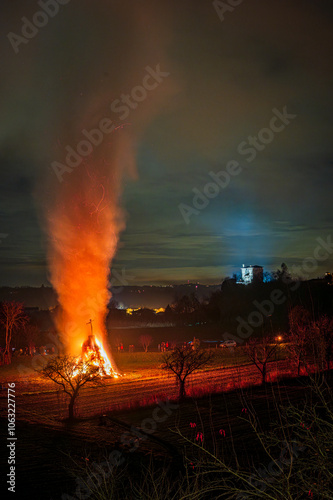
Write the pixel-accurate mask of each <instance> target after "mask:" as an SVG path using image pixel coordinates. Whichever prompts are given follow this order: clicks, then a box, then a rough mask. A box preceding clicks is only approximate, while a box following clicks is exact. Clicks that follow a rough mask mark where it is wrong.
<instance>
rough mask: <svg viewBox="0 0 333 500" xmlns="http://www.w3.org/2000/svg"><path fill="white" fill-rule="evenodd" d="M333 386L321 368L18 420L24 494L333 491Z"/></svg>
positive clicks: (97, 496)
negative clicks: (68, 415)
mask: <svg viewBox="0 0 333 500" xmlns="http://www.w3.org/2000/svg"><path fill="white" fill-rule="evenodd" d="M331 386H332V373H331V372H322V373H320V374H319V373H316V374H313V375H312V376H307V377H306V376H304V377H299V378H296V379H295V378H294V379H286V380H283V381H280V382H279V383H274V384H270V383H269V384H265V385H264V386H257V387H248V388H242V389H239V390H236V391H232V392H229V393H224V394H214V395H211V396H209V395H208V396H205V397H202V398H196V399H193V398H188V399H185V400H183V401H182V402H181V403H178V402H177V401H172V402H167V401H164V402H158V403H156V404H154V405H152V406H148V407H145V408H137V409H136V410H129V411H124V410H121V411H118V412H104V413H103V414H100V415H96V416H95V417H91V418H81V419H79V420H77V421H75V422H73V423H71V424H69V423H64V422H63V423H61V422H58V423H57V422H55V421H52V420H50V421H49V422H47V421H43V422H42V423H41V424H38V425H37V424H35V423H28V422H24V421H22V420H21V421H18V422H17V436H18V438H19V443H20V444H19V448H18V450H19V453H18V454H17V458H18V462H17V493H16V497H17V498H22V499H23V498H35V499H43V500H46V499H52V500H58V499H73V498H75V499H88V498H91V499H93V500H104V499H105V500H106V499H116V500H125V499H128V500H132V499H133V500H134V499H147V500H148V499H156V500H164V499H166V498H168V499H169V498H170V499H174V500H178V499H179V500H181V499H210V498H216V499H217V498H225V499H238V500H239V499H243V498H244V499H245V498H253V499H255V498H263V499H269V498H270V499H272V498H273V499H279V500H280V499H306V498H314V499H331V498H332V496H333V477H332V474H333V473H332V467H331V464H332V460H333V399H332V389H331ZM5 424H6V422H5V418H1V425H2V427H3V431H4V432H5ZM2 465H3V468H4V469H5V463H4V458H3V459H2ZM3 491H5V490H4V489H3ZM27 492H29V493H28V496H26V494H27Z"/></svg>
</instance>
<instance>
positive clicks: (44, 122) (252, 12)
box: [0, 0, 333, 286]
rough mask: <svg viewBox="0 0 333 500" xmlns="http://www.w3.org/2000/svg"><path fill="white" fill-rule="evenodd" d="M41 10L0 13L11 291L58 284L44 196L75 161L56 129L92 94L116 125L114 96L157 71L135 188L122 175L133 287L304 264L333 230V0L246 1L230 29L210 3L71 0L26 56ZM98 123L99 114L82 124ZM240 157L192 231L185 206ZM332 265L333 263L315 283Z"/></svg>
mask: <svg viewBox="0 0 333 500" xmlns="http://www.w3.org/2000/svg"><path fill="white" fill-rule="evenodd" d="M226 3H227V2H226ZM96 4H98V6H96ZM120 4H121V7H120ZM137 4H140V5H141V6H142V7H143V6H144V7H145V9H143V10H142V12H141V9H138V6H137ZM156 4H158V5H156ZM134 5H135V6H136V9H137V11H136V12H134V13H133V10H134ZM38 10H41V8H40V7H39V6H38V4H37V2H35V1H13V0H2V2H1V7H0V27H1V42H0V51H1V52H0V56H1V72H2V78H1V83H0V86H1V93H0V102H1V105H0V106H1V121H0V165H1V174H0V175H1V177H0V193H1V201H0V240H1V242H0V259H1V268H0V285H26V284H27V285H37V286H38V285H40V284H41V283H45V284H46V283H47V276H48V271H47V264H46V247H47V237H46V236H45V234H44V232H43V231H42V229H41V228H42V226H43V224H41V223H40V221H41V218H42V216H41V214H42V212H43V210H47V208H45V204H44V201H43V203H42V202H41V201H40V193H41V190H42V191H44V190H47V189H49V190H50V192H53V191H56V190H57V189H58V186H59V184H60V183H59V181H58V179H57V177H56V176H55V173H54V171H53V170H52V168H51V162H52V161H54V160H58V161H62V157H63V156H64V154H63V152H64V145H65V144H64V143H63V140H64V139H63V138H62V139H61V140H59V136H61V133H62V130H63V129H68V128H70V126H71V124H72V123H73V122H75V121H76V119H77V110H78V109H79V108H84V107H85V106H86V105H87V102H90V101H91V100H92V99H96V100H98V102H99V106H100V109H103V112H101V114H99V115H98V116H99V118H100V117H103V116H104V117H109V118H111V119H112V120H114V121H115V122H116V123H117V124H119V125H121V124H122V122H121V120H120V119H119V115H118V116H116V115H115V114H112V111H111V110H110V103H111V102H112V101H113V100H114V99H116V98H117V97H119V96H120V94H121V92H130V91H131V89H132V88H133V87H134V86H135V85H139V84H141V82H142V80H143V77H144V75H145V74H146V72H145V67H146V66H147V65H149V66H151V67H153V68H155V67H156V65H157V64H161V70H162V71H166V72H169V73H170V75H169V76H168V77H167V78H165V81H163V82H162V83H161V84H160V85H159V86H158V87H157V88H156V89H155V90H153V91H151V92H150V93H149V95H148V97H147V99H146V100H144V101H142V102H140V103H139V106H138V110H139V107H140V110H141V111H142V113H144V110H145V107H147V109H148V108H149V106H150V99H152V100H154V99H156V102H157V101H158V111H155V112H154V114H153V116H152V118H151V119H150V120H149V122H148V121H147V123H146V126H145V128H144V129H143V131H142V134H141V136H140V137H139V139H138V144H137V156H136V158H137V170H138V176H137V179H136V180H133V179H128V180H125V182H124V191H123V195H122V205H123V207H124V209H125V211H126V214H127V216H126V218H127V225H126V229H125V230H124V231H123V232H122V234H121V236H120V244H119V248H118V251H117V254H116V258H115V260H114V263H113V268H114V269H116V270H117V271H118V273H119V274H120V275H123V276H127V278H125V279H126V280H127V282H128V284H143V283H168V282H185V281H187V280H191V281H194V280H199V281H200V282H205V283H217V282H219V281H220V279H221V277H222V276H225V275H230V274H231V273H232V272H234V271H236V270H237V268H238V267H240V266H241V265H242V264H243V263H246V264H260V265H263V266H264V267H265V270H274V269H276V268H277V267H278V266H280V264H281V263H282V262H286V263H287V264H288V265H289V267H292V266H293V265H297V266H302V263H304V259H306V258H311V257H313V254H314V250H315V249H316V247H317V246H318V242H317V238H323V239H324V240H326V239H327V238H328V237H330V235H331V234H332V232H333V215H332V180H333V171H332V115H333V100H332V88H333V69H332V68H333V65H332V61H333V58H332V50H333V43H332V42H333V31H332V22H333V7H332V5H331V1H324V0H316V1H310V0H293V1H292V2H291V1H290V0H279V1H278V2H277V1H276V0H262V1H257V0H244V1H243V2H242V3H241V4H240V5H239V6H238V7H235V8H234V10H233V11H232V12H231V11H230V12H226V13H225V15H224V20H223V21H221V20H220V19H219V16H218V14H217V12H216V11H215V9H214V6H213V3H212V2H211V1H203V0H202V1H193V0H191V1H189V0H185V1H184V0H183V1H173V0H169V1H167V2H164V1H163V0H162V1H156V0H155V1H154V2H153V1H151V2H149V1H142V2H137V1H135V0H132V1H122V2H118V1H111V0H109V1H106V0H103V1H102V0H101V2H93V1H92V0H90V1H88V0H85V1H81V0H80V1H79V0H71V1H69V2H68V4H67V5H64V6H62V7H61V8H60V11H59V12H58V13H57V14H56V15H55V16H54V18H52V19H49V20H48V23H47V25H46V26H45V27H43V28H40V29H39V32H38V33H37V35H36V36H35V37H34V38H32V39H30V40H28V43H26V44H23V43H22V44H20V45H19V47H18V49H19V51H18V53H17V54H15V52H14V50H13V47H12V46H11V43H10V41H9V39H8V37H7V34H8V33H9V32H14V33H16V34H20V32H21V29H22V24H23V22H22V20H21V18H22V17H23V16H26V17H27V18H28V19H32V17H33V15H34V13H35V12H36V11H38ZM138 12H139V13H141V14H142V15H141V19H140V22H141V24H142V26H144V29H145V30H146V31H147V42H146V45H145V44H143V43H142V40H141V38H140V37H142V26H141V28H140V29H137V26H136V19H137V18H138V17H139V16H138ZM145 12H146V13H147V12H149V15H146V18H144V17H145ZM138 45H140V47H141V48H140V54H139V55H138V56H137V55H136V47H138ZM142 47H143V48H142ZM129 69H130V71H129ZM128 71H129V72H130V75H131V76H130V78H129V77H128V75H127V77H126V79H125V77H124V76H123V75H125V73H126V74H127V73H128ZM166 90H167V91H166ZM153 94H154V95H153ZM159 96H160V97H161V99H160V98H159ZM162 97H163V98H162ZM152 102H153V101H152ZM156 102H155V101H154V103H155V104H156ZM155 104H154V106H155ZM156 106H157V104H156ZM285 106H286V108H287V111H288V113H289V114H292V115H296V117H295V118H294V119H292V120H290V124H289V125H286V126H285V128H284V130H282V131H281V132H279V133H277V132H276V133H275V134H274V137H273V138H272V140H271V141H270V142H269V143H267V144H266V145H265V147H264V148H262V150H261V151H257V153H256V158H255V159H254V160H253V161H251V162H249V161H248V159H249V157H250V154H249V153H248V154H241V153H240V152H239V151H238V148H239V145H240V144H241V143H242V142H244V141H246V142H248V137H249V136H257V135H258V132H259V131H260V130H261V129H263V128H265V127H268V126H269V124H270V120H271V118H272V117H273V116H274V114H273V111H272V110H273V109H274V108H276V109H277V110H279V111H281V112H282V110H283V108H284V107H285ZM138 110H132V111H131V112H130V115H129V117H128V118H127V119H126V120H124V122H126V123H129V125H128V127H131V126H135V121H136V116H138V113H139V112H140V113H141V111H138ZM80 120H81V123H82V115H80ZM96 123H98V120H97V121H96V120H95V121H94V118H92V117H91V116H90V117H89V120H87V122H85V123H84V125H82V126H81V129H82V128H84V127H86V128H87V129H88V130H90V129H91V128H93V127H94V126H95V125H96ZM279 123H281V122H279ZM133 124H134V125H133ZM126 126H127V125H126ZM117 133H118V132H117ZM119 133H122V130H119ZM263 134H264V133H263ZM262 137H267V135H266V136H265V135H262ZM67 144H68V143H67ZM71 144H73V146H74V145H75V143H73V142H72V143H71ZM244 149H245V147H244V148H243V151H244ZM231 160H235V161H237V162H238V163H239V165H240V166H241V168H242V171H241V172H240V173H239V174H238V175H236V176H234V177H232V178H231V180H230V183H229V185H228V186H226V187H225V188H223V189H222V188H221V189H220V191H219V193H218V194H217V196H216V197H215V198H213V199H211V200H210V201H209V203H208V205H207V207H205V208H203V209H202V210H198V211H197V212H199V213H195V214H192V215H191V216H190V218H189V221H188V223H186V222H185V221H184V218H183V216H182V214H181V212H180V209H179V205H180V204H186V205H188V206H193V205H192V203H193V197H194V192H193V189H198V190H199V191H201V192H202V191H203V190H204V187H205V186H206V184H207V183H208V182H211V181H212V179H211V177H210V176H209V173H210V172H212V171H213V172H215V173H217V172H219V171H221V170H225V169H226V165H227V164H228V162H230V161H231ZM77 168H81V167H80V166H79V167H77ZM66 175H71V174H64V176H63V182H66ZM43 186H45V188H44V187H43ZM44 195H45V193H44ZM326 270H333V258H332V254H331V255H330V257H329V258H327V259H325V260H323V261H322V262H319V263H318V267H317V268H315V269H314V270H313V272H310V275H311V276H312V277H315V276H318V275H321V274H323V272H325V271H326ZM115 284H117V283H116V282H115Z"/></svg>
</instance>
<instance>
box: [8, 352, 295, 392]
mask: <svg viewBox="0 0 333 500" xmlns="http://www.w3.org/2000/svg"><path fill="white" fill-rule="evenodd" d="M212 351H213V354H214V356H213V359H212V360H211V362H210V364H209V365H208V368H226V367H232V366H241V365H244V364H248V363H249V361H248V358H247V356H246V353H245V349H244V348H243V347H236V348H225V349H220V348H218V349H212ZM165 354H168V352H166V353H163V352H121V353H118V352H114V353H113V359H114V361H115V363H116V365H117V367H118V368H119V370H120V371H121V372H124V373H128V372H142V375H148V374H149V372H152V373H154V374H155V375H156V372H157V371H159V370H161V366H162V364H163V357H164V355H165ZM286 357H287V351H286V348H285V345H283V344H281V346H280V349H279V350H278V352H277V356H276V358H274V360H282V359H286ZM47 359H48V357H47V356H44V357H42V356H40V355H37V356H34V357H33V358H30V357H29V356H18V357H13V358H12V363H11V365H2V366H0V383H1V382H5V381H10V380H11V379H13V377H14V380H15V379H20V378H25V377H29V378H30V377H38V374H37V372H36V370H38V369H39V367H40V366H41V363H42V361H43V360H44V361H46V360H47Z"/></svg>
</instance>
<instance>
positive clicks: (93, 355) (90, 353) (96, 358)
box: [81, 320, 119, 378]
mask: <svg viewBox="0 0 333 500" xmlns="http://www.w3.org/2000/svg"><path fill="white" fill-rule="evenodd" d="M88 324H90V327H91V333H90V335H88V338H87V340H86V341H85V342H83V344H82V352H81V361H83V362H84V363H88V364H92V365H94V366H98V367H99V374H100V376H101V377H104V376H106V375H111V376H113V377H115V378H118V376H119V374H118V373H116V372H115V370H114V369H113V368H112V364H111V361H110V360H109V358H108V355H107V354H106V352H105V350H104V348H103V345H102V343H101V342H100V341H99V340H98V339H97V338H96V337H95V335H94V333H93V331H92V321H91V320H90V321H89V323H88Z"/></svg>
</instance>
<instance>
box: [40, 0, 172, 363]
mask: <svg viewBox="0 0 333 500" xmlns="http://www.w3.org/2000/svg"><path fill="white" fill-rule="evenodd" d="M91 4H92V3H91V2H90V4H89V2H86V3H84V2H83V3H82V6H81V7H82V8H83V9H84V8H86V16H87V17H86V19H85V22H86V23H87V27H86V26H85V27H84V28H83V29H84V33H83V34H82V32H81V33H80V30H79V31H78V32H79V35H77V36H76V35H75V34H74V35H72V34H71V37H74V42H75V43H77V42H78V40H79V41H80V42H81V43H83V40H84V43H83V47H82V48H81V47H80V48H81V52H80V54H79V56H78V57H79V58H80V59H79V60H81V59H83V60H84V62H83V63H82V67H80V71H79V73H76V74H75V75H74V74H73V73H72V71H71V76H70V78H69V80H70V85H68V76H67V81H66V75H65V79H64V86H65V88H66V90H67V89H68V95H67V94H66V96H65V97H64V99H63V105H64V107H66V110H65V111H66V113H65V119H64V118H63V117H64V115H63V113H62V115H61V119H62V121H60V117H59V122H58V129H57V131H56V133H57V141H56V142H57V147H56V149H55V155H56V157H55V158H54V159H55V160H57V161H59V162H62V163H63V164H64V159H65V156H66V154H67V151H66V149H65V148H66V146H68V145H70V146H71V147H72V148H73V149H74V150H76V145H77V144H78V143H79V142H80V141H82V140H83V139H86V138H85V137H84V136H83V135H82V130H83V129H86V130H88V131H90V130H91V129H94V128H98V124H99V123H100V120H101V119H103V118H110V119H111V120H112V121H113V123H114V124H115V125H121V126H119V127H118V128H116V129H115V130H114V131H113V132H112V133H110V134H108V135H105V136H104V140H103V141H102V143H101V144H99V145H98V146H96V147H94V149H93V151H92V152H91V154H89V155H87V156H86V157H85V158H84V161H83V162H82V163H81V164H80V165H78V166H77V167H76V168H75V169H73V170H72V171H71V172H67V173H64V174H63V182H61V183H60V182H58V180H57V179H56V176H55V175H54V173H53V179H52V180H51V183H50V190H51V191H54V192H53V196H52V199H50V200H48V201H47V207H48V209H47V231H48V234H49V253H48V255H49V268H50V281H51V283H52V285H53V286H54V288H55V289H56V291H57V294H58V298H59V303H60V306H61V308H60V309H61V310H60V313H59V315H58V317H57V328H58V331H59V333H60V334H61V335H62V339H63V342H64V344H65V346H66V348H67V350H68V351H71V352H72V353H73V354H79V353H80V349H81V345H82V342H83V341H84V340H85V339H86V338H87V334H88V333H89V327H88V326H87V325H86V324H87V322H88V321H89V319H90V318H92V319H93V328H94V333H95V334H96V337H98V338H99V339H100V340H102V341H103V344H104V341H105V317H106V314H107V303H108V301H109V299H110V294H109V292H108V289H107V286H108V282H109V269H110V263H111V261H112V258H113V256H114V254H115V252H116V248H117V243H118V238H119V233H120V231H121V230H122V229H123V228H124V221H125V218H124V214H123V212H122V209H121V206H120V196H121V190H122V184H123V180H124V177H126V176H128V175H131V176H135V146H136V144H137V142H138V140H139V136H140V134H142V133H143V130H144V127H145V125H147V124H148V123H149V122H150V121H151V119H152V118H153V116H154V115H155V113H156V112H157V110H158V109H159V108H160V105H161V103H163V102H165V98H166V96H168V95H170V94H172V93H173V92H174V89H173V84H172V77H171V78H170V77H169V80H168V81H165V82H163V83H162V84H161V85H160V86H159V87H158V88H156V89H155V90H152V91H151V92H148V95H147V98H146V99H145V100H144V101H143V102H140V103H138V105H137V106H136V108H135V109H129V116H128V118H127V119H126V120H125V121H126V122H127V123H126V124H125V122H122V121H121V116H120V115H118V116H117V115H114V114H113V115H112V112H110V104H111V103H112V102H113V101H114V100H115V99H117V98H119V97H120V96H121V95H122V94H123V93H125V94H128V93H130V92H131V90H132V89H133V88H134V87H135V86H137V85H140V84H141V83H142V79H143V77H144V76H145V74H146V70H145V68H146V67H147V66H148V65H150V66H152V67H156V66H157V65H158V64H160V65H161V69H163V70H164V71H170V68H168V67H167V64H166V61H165V58H164V52H165V51H164V44H165V28H163V29H162V27H161V25H160V24H159V23H158V22H157V20H158V19H159V21H163V25H164V26H165V20H166V18H165V15H162V14H161V12H160V6H159V7H156V6H155V5H154V4H153V3H152V2H142V3H140V7H138V6H135V5H134V4H133V2H132V3H130V4H128V5H127V7H128V8H127V10H126V6H125V7H124V5H123V3H122V4H121V5H120V3H119V5H117V3H116V7H115V9H114V10H113V12H112V13H110V12H108V11H107V9H106V3H105V2H101V4H100V5H99V6H98V7H97V6H96V5H95V4H94V5H93V6H92V5H91ZM125 4H126V2H125ZM109 8H111V7H109ZM157 14H158V15H157ZM96 16H97V18H98V23H96V26H95V28H96V29H94V20H95V21H96ZM115 16H116V18H115V19H114V17H115ZM117 16H118V17H117ZM156 16H157V17H156ZM119 18H120V19H121V20H122V26H126V27H127V28H128V31H127V33H126V38H125V39H124V33H122V36H121V37H120V38H119V40H115V37H114V35H112V33H113V32H112V29H111V27H110V26H108V23H111V21H112V22H113V23H114V24H113V25H114V26H115V27H116V29H118V28H117V23H119ZM80 19H81V22H82V13H81V17H80ZM89 23H93V26H91V25H90V24H89ZM103 26H104V28H105V32H104V36H103V43H102V45H99V47H96V39H95V37H97V39H99V38H98V37H99V31H100V30H101V27H103ZM147 26H150V29H149V30H147ZM79 28H80V27H79ZM102 31H103V29H102ZM85 37H86V38H85ZM108 38H110V39H112V43H111V41H110V40H109V39H108ZM87 39H88V41H87ZM89 42H90V44H92V45H93V47H94V49H95V50H94V51H93V50H92V49H91V46H90V45H89ZM87 47H88V48H89V50H88V49H87ZM84 49H86V52H84ZM63 50H64V53H65V51H66V50H69V52H71V50H72V49H71V47H68V48H67V47H63ZM76 50H77V49H76V48H75V50H74V53H72V54H70V55H71V56H72V60H73V65H74V69H73V72H74V71H75V68H76V64H77V61H76V59H75V57H76ZM63 55H64V54H63ZM106 69H107V71H106ZM76 70H77V68H76ZM83 70H84V71H83ZM78 74H79V75H80V77H79V78H78ZM101 75H104V76H103V78H102V77H101ZM105 75H106V76H105ZM74 76H75V78H74V81H75V86H73V82H71V79H72V78H73V77H74ZM66 85H68V87H66ZM50 190H49V191H48V196H49V194H50Z"/></svg>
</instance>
